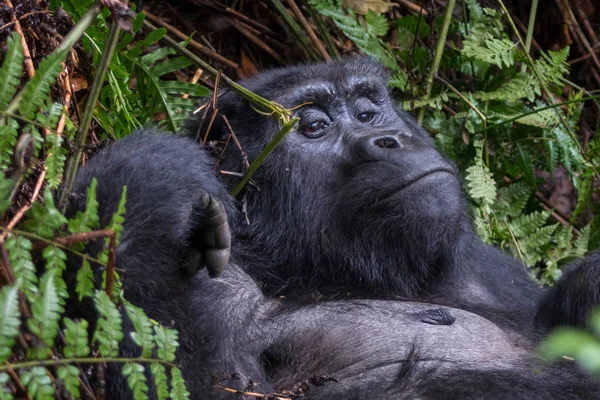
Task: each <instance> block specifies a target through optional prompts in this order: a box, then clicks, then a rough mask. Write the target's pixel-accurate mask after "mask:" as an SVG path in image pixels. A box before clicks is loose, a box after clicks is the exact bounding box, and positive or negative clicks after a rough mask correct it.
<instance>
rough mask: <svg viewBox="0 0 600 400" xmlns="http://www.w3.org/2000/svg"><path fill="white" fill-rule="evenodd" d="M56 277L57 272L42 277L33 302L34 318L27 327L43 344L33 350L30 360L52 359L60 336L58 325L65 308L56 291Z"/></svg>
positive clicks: (47, 273)
mask: <svg viewBox="0 0 600 400" xmlns="http://www.w3.org/2000/svg"><path fill="white" fill-rule="evenodd" d="M55 275H56V271H48V272H46V273H45V274H44V275H43V276H42V278H41V279H40V291H39V294H38V296H37V298H36V299H35V300H34V301H32V302H31V315H32V318H30V319H28V320H27V327H28V328H29V331H30V332H31V333H33V334H34V335H36V336H37V338H38V339H39V340H40V341H41V342H40V343H39V344H38V346H36V347H35V348H34V349H31V351H30V352H29V353H28V355H27V356H28V357H29V358H38V359H44V358H48V357H50V355H51V351H50V348H51V347H52V345H53V344H54V338H55V337H56V335H57V334H58V323H59V321H60V316H61V313H63V312H64V308H63V307H62V306H61V300H60V298H59V295H58V291H57V289H56V284H55Z"/></svg>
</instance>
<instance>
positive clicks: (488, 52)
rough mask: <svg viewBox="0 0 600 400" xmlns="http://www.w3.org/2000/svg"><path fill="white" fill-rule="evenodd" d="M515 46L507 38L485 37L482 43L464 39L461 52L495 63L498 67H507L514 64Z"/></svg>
mask: <svg viewBox="0 0 600 400" xmlns="http://www.w3.org/2000/svg"><path fill="white" fill-rule="evenodd" d="M515 48H516V44H515V43H513V42H511V41H510V40H508V39H497V38H489V39H485V40H484V41H483V43H478V42H476V41H473V40H465V42H464V47H463V49H462V54H463V55H465V56H467V57H471V58H474V59H478V60H481V61H485V62H487V63H490V64H495V65H497V66H498V67H500V68H502V67H503V66H505V67H506V68H508V67H511V66H512V65H513V64H514V51H515Z"/></svg>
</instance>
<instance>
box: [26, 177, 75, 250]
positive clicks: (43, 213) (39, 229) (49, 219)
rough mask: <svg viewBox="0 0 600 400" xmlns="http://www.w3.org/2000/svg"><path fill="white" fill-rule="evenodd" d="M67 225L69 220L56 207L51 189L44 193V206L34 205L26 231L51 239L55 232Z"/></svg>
mask: <svg viewBox="0 0 600 400" xmlns="http://www.w3.org/2000/svg"><path fill="white" fill-rule="evenodd" d="M66 223H67V219H66V218H65V217H64V216H63V215H62V214H61V213H60V211H58V209H57V208H56V206H55V205H54V199H53V197H52V192H50V189H48V188H46V190H45V191H44V204H41V203H39V202H38V203H34V204H33V206H31V212H30V213H29V215H28V219H27V222H26V223H25V229H27V230H30V231H31V232H34V233H35V234H37V235H38V236H41V237H44V238H51V237H53V236H54V231H55V230H57V229H58V228H60V227H61V226H62V225H64V224H66Z"/></svg>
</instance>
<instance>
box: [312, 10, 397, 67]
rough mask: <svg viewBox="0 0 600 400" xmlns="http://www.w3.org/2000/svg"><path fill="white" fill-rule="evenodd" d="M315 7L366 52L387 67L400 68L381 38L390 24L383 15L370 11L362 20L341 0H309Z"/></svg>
mask: <svg viewBox="0 0 600 400" xmlns="http://www.w3.org/2000/svg"><path fill="white" fill-rule="evenodd" d="M309 4H311V5H312V6H313V7H315V9H316V10H317V11H318V12H319V13H320V14H321V15H324V16H326V17H329V18H331V20H332V21H333V22H334V23H335V24H336V25H337V26H338V28H340V29H341V31H342V32H344V34H345V35H346V36H348V38H349V39H351V40H352V41H353V42H354V43H355V44H356V46H357V47H358V48H359V49H361V50H362V51H363V52H364V53H365V54H368V55H370V56H371V57H373V58H375V59H377V60H379V61H381V62H382V63H383V65H385V66H386V67H389V68H392V69H394V70H399V68H398V64H397V62H396V59H395V57H394V55H393V54H392V52H391V50H390V47H389V45H388V44H387V43H385V42H384V41H383V40H381V39H380V36H383V35H385V34H386V33H387V31H388V29H389V26H388V22H387V20H386V19H385V17H384V16H383V15H377V14H375V13H373V12H372V11H370V12H369V13H368V14H367V15H366V16H365V18H364V20H363V21H362V22H363V23H361V21H360V20H359V17H357V16H356V15H355V14H354V12H353V11H352V10H351V9H350V8H346V9H345V8H344V7H343V6H342V3H341V1H339V0H309Z"/></svg>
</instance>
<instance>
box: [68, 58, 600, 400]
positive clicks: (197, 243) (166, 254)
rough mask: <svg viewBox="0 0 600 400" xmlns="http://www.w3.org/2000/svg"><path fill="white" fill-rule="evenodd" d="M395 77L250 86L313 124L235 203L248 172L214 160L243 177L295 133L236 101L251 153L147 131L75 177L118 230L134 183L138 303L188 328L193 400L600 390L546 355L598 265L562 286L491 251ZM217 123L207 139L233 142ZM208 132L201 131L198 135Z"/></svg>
mask: <svg viewBox="0 0 600 400" xmlns="http://www.w3.org/2000/svg"><path fill="white" fill-rule="evenodd" d="M387 79H388V74H387V72H386V71H385V70H384V69H383V68H382V67H381V66H380V65H379V64H377V63H375V62H373V61H371V60H368V59H363V58H359V59H350V60H344V61H334V62H329V63H325V64H316V65H303V66H297V67H291V68H284V69H278V70H272V71H268V72H264V73H262V74H259V75H258V76H257V77H255V78H253V79H250V80H247V81H245V82H242V83H243V85H244V86H246V87H247V88H249V89H250V90H252V91H253V92H256V93H258V94H259V95H261V96H263V97H266V98H269V99H273V100H274V101H276V102H278V103H279V104H281V105H283V106H285V107H286V108H288V109H290V110H293V113H294V115H296V116H298V117H299V118H300V122H299V124H298V126H297V127H296V128H295V130H294V131H292V132H291V133H290V134H289V135H288V137H286V138H285V140H284V141H283V142H282V143H281V144H280V145H279V146H278V147H277V148H276V149H275V150H274V151H273V153H272V154H271V155H270V156H269V157H268V158H267V160H266V161H265V162H264V164H263V165H262V166H261V167H260V168H259V170H258V171H257V172H256V174H255V175H254V177H253V182H252V185H250V186H248V187H247V188H246V190H245V192H244V193H243V196H242V197H241V199H240V201H239V202H238V203H236V202H235V201H234V200H233V199H232V198H231V197H230V196H229V195H228V194H227V192H228V189H230V188H232V187H233V185H234V184H235V183H236V182H235V178H233V177H232V176H235V175H236V174H227V175H225V178H218V177H217V176H216V174H215V172H214V171H215V165H216V163H217V159H218V160H219V162H220V165H218V166H217V168H218V169H220V170H223V171H231V172H243V170H242V169H241V168H242V166H243V165H244V160H245V159H246V157H247V158H248V159H250V160H252V159H254V158H255V157H256V156H257V154H258V153H259V152H260V151H261V150H262V149H263V148H264V146H265V145H266V144H267V143H269V141H270V140H272V138H273V136H274V135H275V133H276V132H277V131H278V130H279V128H280V127H278V126H277V123H276V121H274V119H273V118H269V117H268V116H266V115H264V113H257V112H256V110H255V109H254V108H253V107H252V106H251V105H250V104H249V103H248V102H247V101H246V100H244V99H242V98H240V97H238V96H237V95H235V94H234V93H231V92H229V93H225V94H224V95H222V96H221V97H220V98H219V100H218V104H217V105H216V108H218V110H219V113H220V114H221V115H224V116H226V117H227V120H228V122H229V126H230V127H231V130H232V131H233V132H234V133H235V135H236V136H237V139H238V141H239V142H240V143H241V146H242V149H243V153H242V152H241V151H240V149H239V148H237V147H235V146H227V147H225V148H224V149H223V151H222V154H219V155H218V157H217V158H213V157H212V156H211V155H210V154H209V153H208V152H207V151H206V150H205V149H202V148H201V146H199V145H198V144H197V143H194V141H193V140H192V139H191V138H189V137H183V136H177V135H166V134H163V133H160V132H157V131H154V130H152V129H146V130H143V131H141V132H137V133H133V134H131V135H129V136H128V137H126V138H125V139H123V140H121V141H119V142H117V143H114V144H112V145H110V146H108V147H107V148H105V149H104V150H102V151H101V152H100V153H99V154H97V155H96V156H95V157H92V158H91V159H90V161H89V162H88V163H87V164H86V165H85V166H83V167H82V168H81V169H80V171H79V172H78V175H77V178H76V182H75V186H74V190H73V193H72V196H71V205H70V211H69V213H74V212H76V210H79V209H82V208H84V205H85V196H84V194H85V189H86V188H87V186H88V185H89V183H90V181H91V179H92V178H93V177H95V178H96V179H97V180H98V186H97V198H98V200H99V202H100V205H101V210H100V218H101V221H100V222H101V225H103V226H104V225H106V224H107V223H108V221H109V220H110V216H111V215H112V213H113V212H114V210H115V209H116V205H117V203H118V199H119V194H120V188H121V187H122V186H124V185H126V186H127V187H128V191H127V211H126V215H125V225H124V230H123V232H122V235H121V241H120V245H119V246H118V248H117V262H118V267H119V268H121V269H123V270H124V271H125V273H124V289H125V296H126V297H127V298H128V299H129V300H130V301H131V302H133V303H134V304H136V305H138V306H140V307H142V308H144V310H146V312H147V313H148V315H149V316H150V317H151V318H153V319H155V320H157V321H159V322H161V323H163V324H167V325H173V326H174V327H175V328H176V329H178V331H179V333H180V343H181V347H180V349H179V350H178V360H179V363H180V364H181V366H182V369H183V373H184V377H185V378H186V381H187V384H188V388H189V390H190V392H191V395H192V398H194V399H220V398H223V399H229V398H234V397H235V396H236V395H234V394H232V393H231V392H230V391H231V390H239V391H251V392H258V393H263V394H265V395H267V394H268V395H269V396H271V397H267V398H278V397H277V396H279V397H283V398H296V397H306V398H310V399H331V398H341V399H373V398H375V399H405V398H406V399H440V398H445V399H463V398H485V399H589V398H600V385H599V384H598V382H597V381H595V380H594V379H592V378H590V377H587V376H585V374H583V373H581V372H579V371H578V370H577V369H576V367H575V365H574V364H573V363H572V362H569V361H566V360H565V361H563V362H561V363H558V364H555V365H546V364H542V363H540V362H539V361H538V360H537V359H536V358H535V356H534V354H533V351H532V350H533V349H534V347H535V346H536V345H537V343H538V342H539V340H540V338H542V337H543V335H544V334H545V333H546V332H547V330H548V329H550V328H552V327H553V326H556V325H565V324H571V325H583V324H584V323H585V321H586V318H587V315H588V314H589V312H590V310H591V308H592V307H593V306H594V305H595V304H598V302H599V299H598V297H599V296H600V285H599V284H598V283H599V282H600V272H598V271H599V268H598V266H599V265H600V256H598V255H592V256H590V257H588V258H587V259H585V260H583V261H581V262H579V263H578V264H576V265H574V266H573V267H571V268H570V270H569V272H567V273H566V274H565V276H564V278H563V280H561V281H560V282H559V283H558V284H557V285H556V287H554V288H553V289H552V290H550V291H547V290H545V289H543V288H541V287H540V286H539V285H537V284H536V283H534V282H533V281H532V280H531V279H530V277H529V276H528V272H527V270H526V269H525V267H524V266H523V265H522V264H521V263H520V262H518V261H517V260H515V259H513V258H512V257H510V256H508V255H506V254H504V253H503V252H501V251H499V250H497V249H495V248H493V247H491V246H488V245H485V244H483V243H482V242H481V241H480V240H479V239H478V238H477V237H476V236H475V234H474V232H473V230H472V227H471V224H470V220H469V215H468V212H467V206H466V201H465V199H464V195H463V193H462V190H461V186H460V182H459V180H458V177H457V171H456V169H455V167H454V166H453V164H452V163H451V162H450V161H448V160H446V159H445V158H444V157H442V156H441V155H440V154H439V153H438V152H437V151H436V150H435V148H434V147H433V144H432V140H431V139H430V137H429V136H428V135H427V133H426V132H424V131H423V130H422V129H421V128H420V127H419V126H418V125H417V124H416V123H415V122H414V120H413V119H412V118H411V117H410V116H408V115H407V114H406V113H404V112H402V111H400V110H398V109H397V108H396V107H395V106H394V105H393V103H392V101H391V99H390V97H389V94H388V90H387ZM209 112H210V111H209ZM220 121H222V119H221V118H220V117H218V118H217V120H216V123H214V124H212V127H211V128H210V131H209V132H208V134H209V139H210V140H225V139H226V138H227V136H228V135H230V134H231V131H230V129H229V127H228V126H227V124H226V123H224V122H223V123H221V122H220ZM206 125H207V124H206V123H205V122H204V121H203V120H202V119H201V118H197V119H193V120H191V121H190V123H189V126H188V127H187V131H188V134H189V135H190V136H191V137H198V136H199V137H201V136H203V134H204V132H206V130H207V129H208V127H207V126H206ZM237 175H239V174H237ZM229 229H231V236H230V232H229ZM230 239H231V243H230ZM96 250H97V249H96ZM229 251H231V254H230V258H229ZM228 260H229V261H228ZM223 264H226V265H223ZM203 266H206V267H207V269H208V273H207V272H206V271H199V270H200V269H201V267H203ZM190 272H191V274H190ZM219 274H220V275H219ZM190 275H192V276H190ZM217 275H219V277H217V278H214V276H217ZM211 277H212V278H211ZM136 351H137V350H135V349H134V348H133V347H132V346H128V345H127V344H126V345H125V346H123V349H122V353H123V354H124V355H135V354H137V353H136ZM124 385H125V382H124V381H123V380H122V378H118V377H116V376H115V377H114V379H111V380H110V385H109V387H108V390H109V398H111V399H113V398H114V399H119V398H129V397H130V396H129V395H128V394H127V390H126V388H124V387H123V386H124ZM223 388H228V389H229V391H227V390H224V389H223ZM277 393H279V394H277ZM238 397H239V396H238ZM246 398H249V397H246Z"/></svg>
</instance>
